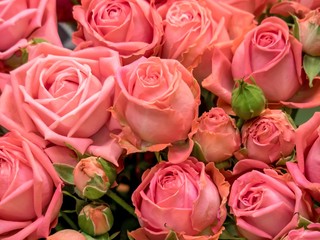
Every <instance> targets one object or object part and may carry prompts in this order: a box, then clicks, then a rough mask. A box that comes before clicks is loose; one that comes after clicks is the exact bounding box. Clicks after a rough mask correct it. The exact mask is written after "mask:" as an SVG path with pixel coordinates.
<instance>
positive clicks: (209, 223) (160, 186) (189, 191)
mask: <svg viewBox="0 0 320 240" xmlns="http://www.w3.org/2000/svg"><path fill="white" fill-rule="evenodd" d="M228 193H229V184H228V183H227V182H225V180H224V178H223V176H222V175H221V173H220V172H219V171H218V170H217V169H216V168H215V167H214V164H213V163H209V164H208V165H207V166H206V167H205V165H204V163H202V162H199V161H198V160H197V159H195V158H188V159H187V160H185V161H184V162H182V163H179V164H172V163H169V162H160V163H159V164H157V165H155V166H154V167H153V168H151V169H148V170H147V171H146V172H144V174H143V176H142V182H141V184H140V185H139V186H138V187H137V189H136V190H135V191H134V193H133V194H132V202H133V205H134V206H135V213H136V214H137V216H138V219H139V222H140V225H141V229H139V230H137V231H134V232H131V233H130V235H132V236H134V237H135V239H152V240H162V239H165V236H166V235H167V234H168V233H169V231H170V230H172V231H175V232H176V233H177V234H178V235H179V236H180V238H179V239H190V240H191V239H204V237H206V238H205V239H218V236H217V235H216V234H218V235H219V234H220V233H221V232H220V231H221V227H222V224H223V222H224V220H225V219H226V208H225V203H226V199H227V196H228ZM205 229H206V233H207V234H205V236H202V237H200V236H198V235H201V234H200V233H201V232H202V231H203V230H205Z"/></svg>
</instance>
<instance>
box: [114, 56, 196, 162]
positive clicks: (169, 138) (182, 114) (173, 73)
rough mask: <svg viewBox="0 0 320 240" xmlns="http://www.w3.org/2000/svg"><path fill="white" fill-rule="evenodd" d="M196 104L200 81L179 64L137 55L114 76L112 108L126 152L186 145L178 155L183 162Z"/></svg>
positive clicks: (189, 150) (190, 147)
mask: <svg viewBox="0 0 320 240" xmlns="http://www.w3.org/2000/svg"><path fill="white" fill-rule="evenodd" d="M199 103H200V87H199V84H198V82H197V81H196V80H195V79H194V78H193V76H192V74H191V73H190V72H189V71H188V70H187V69H186V68H184V67H183V65H182V64H181V63H179V62H178V61H177V60H174V59H161V58H159V57H150V58H140V59H139V60H137V61H135V62H133V63H131V64H129V65H126V66H124V67H122V68H120V69H119V71H118V72H117V75H116V91H115V102H114V106H113V109H112V110H111V111H112V112H113V115H114V116H115V117H116V118H117V119H118V121H119V122H120V124H121V125H122V131H121V133H120V134H118V135H117V136H116V137H117V139H118V141H119V143H120V145H121V146H122V147H123V148H125V149H126V150H127V153H128V154H130V153H133V152H144V151H160V150H162V149H164V148H166V147H168V146H171V145H172V144H173V145H174V144H176V145H174V146H177V148H179V149H181V148H180V146H181V147H182V146H185V148H184V147H183V148H184V149H187V150H186V151H187V152H185V151H183V152H184V154H183V156H181V158H179V159H180V160H181V161H183V160H184V159H185V158H186V157H188V156H189V155H188V153H189V154H190V152H191V149H192V141H187V142H186V143H185V141H186V140H187V139H189V138H190V136H189V135H190V134H192V132H193V129H192V125H193V122H194V121H196V119H197V118H198V106H199ZM171 149H172V150H175V149H176V148H171ZM173 152H176V151H173ZM186 155H187V156H186ZM170 156H171V151H170V150H169V158H170ZM173 159H175V160H178V159H176V158H175V157H174V158H173Z"/></svg>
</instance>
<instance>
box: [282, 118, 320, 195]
mask: <svg viewBox="0 0 320 240" xmlns="http://www.w3.org/2000/svg"><path fill="white" fill-rule="evenodd" d="M319 125H320V112H316V113H314V115H313V116H312V117H311V118H310V119H309V120H308V121H307V122H305V123H304V124H302V125H300V126H299V127H298V129H297V131H296V158H297V161H298V163H297V164H296V163H287V167H288V170H289V172H290V173H291V175H292V177H293V179H294V180H295V181H296V183H297V184H298V185H299V186H300V187H302V188H305V189H308V190H309V191H310V192H311V194H312V196H313V197H314V198H315V199H316V200H317V201H320V177H319V171H320V151H319V149H320V128H319Z"/></svg>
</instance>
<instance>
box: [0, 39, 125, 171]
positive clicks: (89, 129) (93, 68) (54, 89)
mask: <svg viewBox="0 0 320 240" xmlns="http://www.w3.org/2000/svg"><path fill="white" fill-rule="evenodd" d="M29 56H30V59H29V61H28V63H26V64H24V65H22V66H20V67H19V68H17V69H16V70H15V71H13V72H11V80H10V83H11V84H10V85H12V86H9V84H8V85H7V87H5V89H4V91H3V92H2V95H1V99H0V112H1V117H0V118H1V119H0V124H1V125H3V126H4V127H5V128H7V129H9V130H11V129H17V130H19V131H20V130H21V129H23V130H25V131H27V132H36V133H38V134H40V135H42V136H43V137H44V138H45V139H46V140H48V141H50V142H52V143H54V144H56V145H60V146H66V144H69V145H71V146H72V147H74V148H75V149H76V150H77V151H79V152H80V153H82V154H83V153H85V152H87V153H89V154H91V155H95V156H101V157H103V158H104V159H106V160H108V161H110V162H113V163H114V164H116V165H117V164H118V163H117V161H118V157H119V156H120V154H121V152H122V150H121V148H120V147H119V145H118V144H117V143H116V142H115V140H114V139H112V138H111V136H110V132H111V131H113V130H116V129H117V128H118V127H119V126H118V123H117V122H116V121H115V120H114V119H111V114H110V112H108V111H107V109H108V108H109V107H110V106H111V105H112V102H113V93H114V78H113V74H114V73H115V71H116V69H117V68H118V67H120V59H119V56H118V54H117V53H116V52H114V51H111V50H108V49H106V48H101V47H97V48H88V49H85V50H81V51H71V50H68V49H65V48H60V47H55V46H53V45H50V44H46V43H43V44H38V45H37V46H36V47H35V48H34V49H31V50H30V53H29Z"/></svg>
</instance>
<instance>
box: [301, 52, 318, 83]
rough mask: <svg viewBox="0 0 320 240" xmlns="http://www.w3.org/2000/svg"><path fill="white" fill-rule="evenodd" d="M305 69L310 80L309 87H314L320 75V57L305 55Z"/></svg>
mask: <svg viewBox="0 0 320 240" xmlns="http://www.w3.org/2000/svg"><path fill="white" fill-rule="evenodd" d="M303 68H304V71H305V72H306V74H307V76H308V78H309V87H313V84H312V82H313V79H314V78H315V77H316V76H317V75H318V74H319V73H320V57H315V56H311V55H308V54H305V55H304V57H303Z"/></svg>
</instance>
